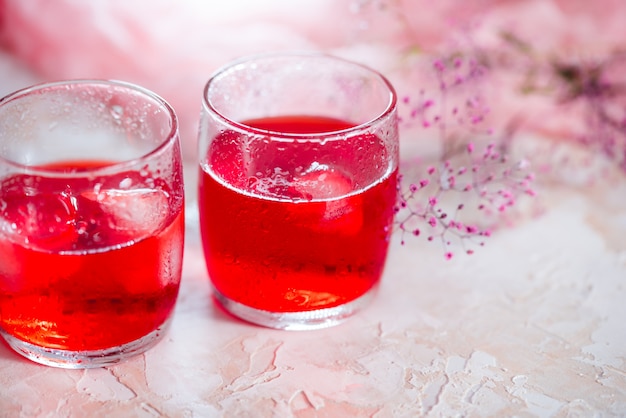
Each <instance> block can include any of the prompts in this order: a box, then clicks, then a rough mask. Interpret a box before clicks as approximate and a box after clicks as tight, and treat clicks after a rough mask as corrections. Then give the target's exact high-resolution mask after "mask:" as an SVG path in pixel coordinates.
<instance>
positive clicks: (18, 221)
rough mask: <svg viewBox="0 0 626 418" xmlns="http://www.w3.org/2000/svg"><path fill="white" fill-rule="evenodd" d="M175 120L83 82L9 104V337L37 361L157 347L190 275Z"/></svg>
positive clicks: (109, 88)
mask: <svg viewBox="0 0 626 418" xmlns="http://www.w3.org/2000/svg"><path fill="white" fill-rule="evenodd" d="M183 235H184V215H183V177H182V163H181V150H180V140H179V135H178V124H177V119H176V115H175V113H174V111H173V109H172V108H171V107H170V106H169V104H167V103H166V102H165V101H164V100H163V99H161V98H160V97H158V96H157V95H156V94H154V93H152V92H150V91H147V90H145V89H143V88H141V87H139V86H135V85H131V84H127V83H122V82H114V81H105V80H72V81H67V82H56V83H48V84H42V85H38V86H34V87H31V88H27V89H24V90H21V91H18V92H16V93H14V94H12V95H10V96H7V97H5V98H4V99H2V101H0V334H1V335H2V336H3V337H4V339H5V340H6V341H7V342H8V344H9V345H10V346H11V347H12V348H13V349H15V350H16V351H17V352H19V353H20V354H23V355H24V356H26V357H28V358H30V359H31V360H34V361H36V362H39V363H43V364H47V365H51V366H58V367H66V368H88V367H99V366H106V365H110V364H114V363H118V362H120V361H122V360H124V359H126V358H128V357H130V356H132V355H135V354H138V353H142V352H144V351H146V350H147V349H148V348H150V347H151V346H152V345H154V344H155V343H156V342H157V341H159V340H160V339H161V338H162V336H163V333H164V332H165V330H166V328H167V325H168V323H169V322H170V318H171V316H172V313H173V310H174V306H175V303H176V298H177V294H178V289H179V283H180V279H181V269H182V256H183V238H184V236H183Z"/></svg>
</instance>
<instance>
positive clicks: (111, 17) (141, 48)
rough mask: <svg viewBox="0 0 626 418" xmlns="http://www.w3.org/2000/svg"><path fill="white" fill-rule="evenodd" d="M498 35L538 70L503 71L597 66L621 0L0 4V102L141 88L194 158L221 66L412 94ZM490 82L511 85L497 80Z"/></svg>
mask: <svg viewBox="0 0 626 418" xmlns="http://www.w3.org/2000/svg"><path fill="white" fill-rule="evenodd" d="M512 33H514V34H515V36H514V37H512V36H510V34H512ZM503 34H504V35H506V34H508V35H507V36H509V38H508V39H509V44H511V43H512V41H511V40H513V41H514V42H518V46H519V47H520V50H523V48H526V50H525V51H526V52H524V54H525V55H524V56H525V58H526V59H529V60H531V61H532V62H534V63H535V64H537V65H534V64H532V63H531V64H528V65H527V66H526V67H525V68H522V69H515V68H513V70H514V71H513V73H515V72H516V71H517V72H525V71H526V72H530V71H535V72H537V71H541V70H542V68H545V65H544V64H545V63H548V66H549V65H550V63H554V62H557V61H558V60H561V61H568V60H569V61H573V62H583V63H584V62H596V61H597V62H600V61H602V60H606V57H607V55H610V54H615V53H616V51H626V47H625V45H626V2H625V1H623V0H595V1H593V2H591V1H587V0H440V1H436V2H433V1H430V0H298V1H292V0H265V1H255V0H229V1H202V0H176V1H174V0H133V1H128V0H89V1H84V0H55V1H48V0H0V93H1V94H3V95H4V94H6V93H9V92H11V91H13V90H15V89H17V88H20V87H24V86H26V85H29V84H32V83H35V82H38V81H51V80H59V79H69V78H111V79H120V80H125V81H129V82H134V83H137V84H140V85H143V86H144V87H147V88H149V89H151V90H153V91H155V92H156V93H158V94H159V95H161V96H163V97H164V98H165V99H166V100H168V101H169V102H170V103H171V104H172V105H173V106H174V108H175V109H176V111H177V113H178V115H179V118H180V121H181V136H182V140H183V144H184V145H183V146H184V153H185V155H186V156H187V158H190V159H193V158H194V154H195V141H196V139H195V136H196V129H197V128H196V126H197V119H198V114H199V109H200V101H201V94H202V88H203V86H204V84H205V83H206V81H207V79H208V78H209V76H210V74H211V73H212V72H213V71H215V70H216V69H217V68H218V67H220V66H222V65H224V64H226V63H227V62H229V61H230V60H232V59H235V58H237V57H241V56H243V55H248V54H254V53H260V52H269V51H280V50H315V51H323V52H327V53H332V54H335V55H339V56H343V57H345V58H350V59H353V60H356V61H360V62H362V63H365V64H367V65H370V66H372V67H374V68H375V69H378V70H379V71H381V72H383V73H384V74H385V75H387V76H388V77H389V78H390V79H391V80H392V82H393V83H394V84H395V85H396V88H397V90H398V93H399V96H400V97H415V96H419V94H420V91H421V90H423V89H424V88H425V86H426V87H428V85H429V84H428V83H430V82H429V81H424V82H423V83H424V85H421V84H420V83H421V82H422V81H423V80H424V78H423V77H422V76H421V75H420V73H419V70H420V69H421V68H422V67H423V66H424V65H426V64H425V62H430V59H431V58H433V57H436V56H437V54H440V53H441V51H442V50H445V49H447V50H448V51H450V50H451V49H454V48H457V49H459V50H461V49H463V48H465V49H467V48H474V47H475V46H479V47H480V48H482V49H483V50H489V51H496V52H494V53H492V54H491V56H492V57H497V56H498V52H497V48H498V47H499V43H501V42H502V39H506V36H504V35H503ZM492 62H495V61H494V60H492ZM542 65H544V67H542ZM518 70H519V71H518ZM620 77H622V78H623V79H626V76H620ZM499 83H501V84H502V85H503V86H504V87H509V86H512V84H511V82H510V81H508V79H506V77H501V78H500V80H499ZM499 87H501V86H499ZM515 88H517V87H515ZM494 90H495V89H494ZM499 90H502V91H503V90H504V89H499ZM509 90H511V89H509ZM513 90H514V91H513V94H502V93H499V96H498V98H497V101H496V104H497V106H496V107H497V108H498V109H504V112H508V110H509V108H511V109H512V108H514V107H515V106H517V105H518V102H519V100H518V99H519V97H518V96H519V95H518V94H517V93H518V90H515V89H513ZM507 91H508V90H507ZM534 103H535V104H537V102H534ZM539 108H541V106H539ZM515 111H516V112H517V108H516V107H515ZM541 119H544V120H545V119H546V118H545V112H544V109H542V111H541ZM405 128H406V127H405ZM401 129H402V127H401ZM558 129H562V127H558Z"/></svg>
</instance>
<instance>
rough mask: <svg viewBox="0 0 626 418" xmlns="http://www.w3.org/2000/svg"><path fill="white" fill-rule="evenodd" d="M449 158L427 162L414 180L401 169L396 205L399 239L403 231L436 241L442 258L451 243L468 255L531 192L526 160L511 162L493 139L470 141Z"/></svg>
mask: <svg viewBox="0 0 626 418" xmlns="http://www.w3.org/2000/svg"><path fill="white" fill-rule="evenodd" d="M452 161H453V160H444V161H442V162H440V163H439V164H438V166H429V167H426V168H425V171H424V172H423V175H422V177H419V179H418V180H417V181H414V180H411V177H413V176H406V175H405V174H403V175H402V176H401V178H400V193H399V198H398V203H397V205H396V222H397V225H398V228H399V230H400V231H401V234H402V238H401V243H402V244H404V243H405V239H406V237H407V235H409V236H425V237H426V239H427V240H428V241H435V240H438V241H439V242H440V243H441V244H442V246H443V249H444V254H445V257H446V259H450V258H452V256H453V254H454V250H453V244H455V243H460V244H461V247H462V248H463V250H464V252H465V253H467V254H473V253H474V249H473V247H474V246H475V245H478V246H483V245H484V240H485V238H487V237H489V236H491V233H492V229H493V228H494V227H496V226H497V224H498V223H499V218H500V217H501V216H504V215H505V214H506V213H507V212H508V211H510V210H511V208H512V207H513V206H514V205H515V204H516V203H517V200H518V198H519V197H520V196H521V195H528V196H534V195H535V191H534V189H533V187H532V183H533V180H534V176H533V174H532V173H530V172H529V171H528V163H527V162H526V161H525V160H521V161H518V162H515V163H510V162H509V158H508V156H507V155H506V154H503V153H502V152H501V151H500V150H498V147H497V146H496V145H495V144H494V143H489V144H487V145H486V146H485V147H484V149H482V150H480V151H478V150H477V149H476V148H475V146H474V144H473V143H472V142H470V143H468V144H467V146H466V148H465V151H464V152H463V153H462V154H460V155H457V156H455V158H454V162H455V164H453V162H452ZM416 178H417V177H416ZM464 214H466V215H467V216H463V215H464ZM480 218H483V219H480ZM470 244H472V245H471V246H470Z"/></svg>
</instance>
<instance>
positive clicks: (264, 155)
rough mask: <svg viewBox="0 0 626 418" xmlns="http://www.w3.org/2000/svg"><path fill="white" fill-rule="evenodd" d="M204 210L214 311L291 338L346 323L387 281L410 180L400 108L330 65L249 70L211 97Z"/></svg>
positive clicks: (225, 77)
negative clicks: (403, 191) (401, 198)
mask: <svg viewBox="0 0 626 418" xmlns="http://www.w3.org/2000/svg"><path fill="white" fill-rule="evenodd" d="M199 158H200V173H199V175H200V180H199V210H200V227H201V234H202V240H203V246H204V253H205V259H206V265H207V269H208V273H209V276H210V279H211V281H212V284H213V287H214V295H215V298H216V299H217V300H218V301H219V302H220V303H221V305H223V306H224V308H225V309H226V310H227V311H229V312H231V313H232V314H234V315H235V316H237V317H240V318H242V319H244V320H247V321H250V322H253V323H256V324H260V325H263V326H268V327H273V328H281V329H313V328H321V327H326V326H330V325H334V324H337V323H338V322H340V321H342V320H343V319H345V318H347V317H349V316H350V315H352V314H353V313H354V312H356V311H357V310H359V309H360V308H362V307H363V306H364V305H365V304H366V303H367V302H368V301H369V300H370V299H371V297H372V295H373V293H374V290H375V289H376V287H377V284H378V283H379V280H380V278H381V274H382V272H383V268H384V264H385V259H386V255H387V250H388V244H389V237H390V234H391V228H392V219H393V207H394V204H395V199H396V193H397V191H396V177H397V171H398V128H397V117H396V95H395V92H394V89H393V87H392V86H391V84H390V83H389V82H388V81H387V80H386V79H385V78H384V77H383V76H382V75H381V74H379V73H378V72H376V71H373V70H372V69H369V68H367V67H365V66H362V65H359V64H356V63H353V62H349V61H346V60H343V59H339V58H335V57H332V56H327V55H322V54H299V53H295V54H277V55H264V56H256V57H252V58H247V59H243V60H241V61H237V62H235V63H232V64H231V65H228V66H226V67H225V68H223V69H221V70H219V71H218V72H217V73H215V74H214V75H213V77H212V78H211V79H210V80H209V81H208V83H207V85H206V88H205V90H204V97H203V109H202V115H201V123H200V133H199Z"/></svg>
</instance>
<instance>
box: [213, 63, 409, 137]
mask: <svg viewBox="0 0 626 418" xmlns="http://www.w3.org/2000/svg"><path fill="white" fill-rule="evenodd" d="M297 57H300V58H306V59H308V58H322V59H326V60H331V61H335V62H339V63H343V64H344V65H348V66H353V67H354V68H359V69H361V70H364V71H366V72H368V73H370V74H372V75H373V76H375V77H376V78H378V80H380V81H381V82H382V84H383V85H384V86H385V87H386V88H387V90H388V92H389V97H388V102H387V104H386V106H385V108H384V109H383V110H382V111H381V112H378V114H377V115H376V116H374V117H372V118H371V119H369V120H367V121H366V122H362V123H359V124H358V125H355V126H352V127H350V128H345V129H338V130H334V131H325V132H313V133H290V132H280V131H272V130H267V129H261V128H256V127H253V126H250V125H246V124H245V123H241V122H237V121H235V120H233V119H231V118H229V117H227V116H226V115H224V114H223V113H222V112H220V111H219V110H218V109H217V108H216V107H215V106H214V105H213V104H212V103H211V100H210V98H209V90H210V88H211V86H212V85H213V84H215V82H217V81H218V80H219V79H220V78H222V77H223V76H225V75H227V74H228V73H229V72H232V71H235V70H236V69H237V67H240V66H242V65H244V64H248V63H253V62H255V61H261V60H266V59H273V58H297ZM397 103H398V96H397V93H396V90H395V88H394V87H393V84H391V82H390V81H389V80H388V79H387V77H385V76H384V75H383V74H382V73H381V72H380V71H378V70H375V69H373V68H372V67H369V66H367V65H365V64H362V63H359V62H356V61H352V60H349V59H346V58H342V57H339V56H336V55H332V54H328V53H324V52H310V51H291V52H270V53H263V54H253V55H247V56H244V57H240V58H238V59H235V60H233V61H231V62H230V63H228V64H225V65H223V66H221V67H220V68H218V69H217V70H216V71H214V72H213V73H212V74H211V76H210V77H209V80H208V81H207V82H206V84H205V86H204V89H203V91H202V105H203V107H204V108H205V109H206V110H208V111H209V112H210V113H212V114H213V115H215V116H216V117H217V118H218V119H219V120H220V121H222V122H223V123H225V124H227V125H229V126H231V127H233V128H236V129H238V130H239V131H241V132H246V133H253V134H257V135H263V136H270V137H271V140H273V141H280V140H284V141H296V140H309V141H311V140H316V139H319V140H324V141H326V140H328V139H330V138H334V137H339V136H345V135H350V134H351V133H357V132H361V131H363V130H366V129H367V128H369V127H371V126H374V125H376V124H377V123H378V122H380V121H382V120H384V119H386V118H388V117H389V116H391V114H392V113H394V112H395V111H396V108H397Z"/></svg>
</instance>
